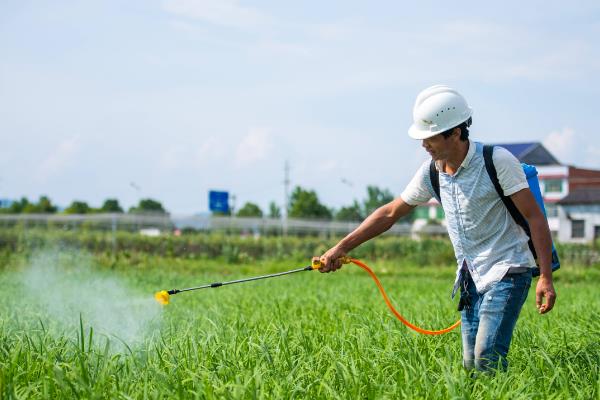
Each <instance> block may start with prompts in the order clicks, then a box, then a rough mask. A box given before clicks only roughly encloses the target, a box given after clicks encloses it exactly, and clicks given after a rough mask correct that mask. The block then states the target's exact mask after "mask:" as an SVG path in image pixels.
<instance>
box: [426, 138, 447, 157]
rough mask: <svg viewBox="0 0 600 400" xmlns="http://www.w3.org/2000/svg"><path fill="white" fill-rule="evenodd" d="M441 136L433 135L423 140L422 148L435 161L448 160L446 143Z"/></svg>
mask: <svg viewBox="0 0 600 400" xmlns="http://www.w3.org/2000/svg"><path fill="white" fill-rule="evenodd" d="M449 139H450V138H448V139H445V138H444V137H443V136H442V135H435V136H432V137H430V138H427V139H423V144H422V146H423V147H424V148H425V150H426V151H427V152H428V153H429V155H430V156H431V158H433V159H434V160H435V161H438V160H446V159H447V158H448V145H449V143H448V141H449Z"/></svg>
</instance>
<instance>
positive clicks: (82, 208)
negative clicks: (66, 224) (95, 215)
mask: <svg viewBox="0 0 600 400" xmlns="http://www.w3.org/2000/svg"><path fill="white" fill-rule="evenodd" d="M92 211H93V210H92V209H91V208H90V206H88V204H87V203H86V202H85V201H78V200H75V201H73V202H72V203H71V205H70V206H69V207H67V208H65V211H64V213H65V214H89V213H90V212H92Z"/></svg>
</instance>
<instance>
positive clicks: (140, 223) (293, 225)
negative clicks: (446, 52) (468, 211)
mask: <svg viewBox="0 0 600 400" xmlns="http://www.w3.org/2000/svg"><path fill="white" fill-rule="evenodd" d="M17 225H18V226H20V227H23V228H48V229H65V230H72V229H78V228H88V229H98V230H112V231H117V230H125V231H130V232H136V231H137V232H140V233H142V234H147V235H156V234H160V233H166V232H174V231H180V232H185V231H186V230H190V231H199V232H225V233H244V234H255V235H286V234H290V235H296V234H329V235H343V234H347V233H349V232H351V231H353V230H354V229H355V228H356V227H357V226H358V225H359V222H354V221H346V222H344V221H330V220H310V219H291V218H290V219H287V220H283V219H273V218H241V217H233V216H231V217H228V216H212V215H191V216H190V215H166V214H83V215H64V214H5V215H0V227H2V226H3V227H10V226H17ZM388 234H392V235H403V236H410V235H426V236H427V235H445V234H446V228H445V227H444V226H441V225H424V226H420V227H417V226H416V225H412V224H409V223H398V224H395V225H394V226H392V227H391V228H390V230H389V231H388Z"/></svg>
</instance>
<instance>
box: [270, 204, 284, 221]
mask: <svg viewBox="0 0 600 400" xmlns="http://www.w3.org/2000/svg"><path fill="white" fill-rule="evenodd" d="M269 218H281V208H279V206H278V205H277V204H276V203H275V202H274V201H272V202H270V203H269Z"/></svg>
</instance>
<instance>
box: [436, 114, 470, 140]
mask: <svg viewBox="0 0 600 400" xmlns="http://www.w3.org/2000/svg"><path fill="white" fill-rule="evenodd" d="M472 123H473V118H471V117H469V119H468V120H466V121H465V122H463V123H462V124H460V125H457V126H455V127H454V128H460V140H462V141H463V142H466V141H467V140H469V127H470V126H471V124H472ZM454 128H450V129H448V130H447V131H444V132H442V133H441V135H442V136H443V137H444V139H448V138H449V137H450V135H452V132H454Z"/></svg>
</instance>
